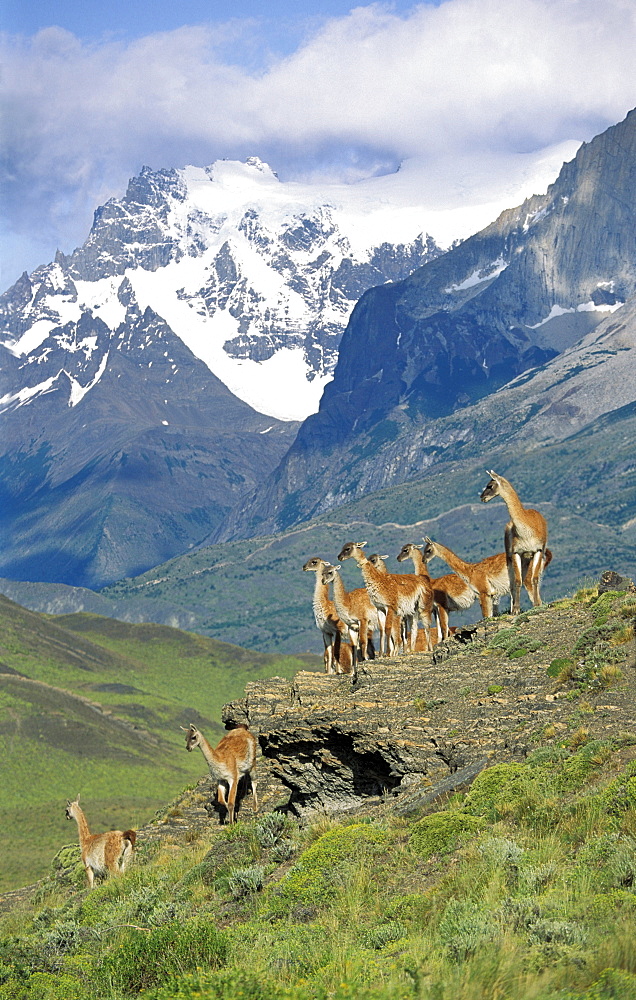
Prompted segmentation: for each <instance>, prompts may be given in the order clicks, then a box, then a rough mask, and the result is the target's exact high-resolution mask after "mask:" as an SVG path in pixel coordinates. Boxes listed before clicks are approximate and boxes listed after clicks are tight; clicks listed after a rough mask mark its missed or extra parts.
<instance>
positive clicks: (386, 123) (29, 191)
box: [3, 0, 636, 286]
mask: <svg viewBox="0 0 636 1000" xmlns="http://www.w3.org/2000/svg"><path fill="white" fill-rule="evenodd" d="M245 30H246V32H247V31H249V32H252V31H253V25H250V26H249V28H246V29H245ZM231 31H232V32H233V33H234V35H233V36H232V35H231V34H230V35H229V34H228V30H227V28H226V27H223V26H222V27H220V28H218V29H215V28H210V27H186V28H181V29H179V30H176V31H171V32H166V33H162V34H155V35H149V36H147V37H145V38H141V39H137V40H135V41H131V42H127V43H125V42H116V41H106V42H104V43H103V44H82V43H80V42H79V41H78V40H77V39H76V38H74V37H73V35H71V34H70V33H69V32H66V31H64V30H62V29H57V28H50V29H47V30H45V31H42V32H40V33H39V34H38V35H36V36H35V37H34V38H33V39H27V40H25V39H15V38H11V39H5V45H4V49H5V55H4V83H3V102H4V114H3V118H4V123H5V137H4V143H5V155H4V162H5V165H6V176H5V178H4V180H3V187H4V190H5V196H6V197H7V199H8V205H7V208H6V210H5V217H6V218H7V219H8V220H9V227H10V230H11V233H10V234H9V235H13V240H14V242H13V245H14V247H17V248H18V250H17V252H18V253H22V252H24V240H25V237H24V233H25V231H26V232H28V231H30V232H31V233H33V234H37V235H35V236H34V237H33V245H34V246H36V245H37V252H38V253H40V251H41V252H42V255H43V256H42V258H41V259H42V260H48V259H49V258H50V256H51V255H52V250H50V249H49V250H47V248H49V247H54V245H55V244H56V243H58V244H60V245H61V248H62V249H63V250H65V251H66V252H69V251H70V250H71V249H72V248H73V246H74V245H76V243H79V242H81V241H82V240H83V238H84V237H85V235H86V232H87V229H88V226H89V224H90V217H91V212H92V210H93V209H94V208H95V207H96V206H97V204H99V203H100V202H103V201H104V200H105V199H106V198H107V197H109V196H111V195H113V194H121V193H122V191H123V189H124V187H125V184H126V180H127V178H128V177H129V176H131V175H132V174H134V173H136V172H137V171H138V170H139V169H140V167H141V165H142V164H143V163H148V164H149V165H151V166H153V167H156V168H159V167H162V166H173V165H174V166H179V165H183V164H185V163H186V162H195V163H200V164H203V163H208V162H211V161H212V160H214V159H216V158H217V157H219V156H229V157H245V156H248V155H252V154H256V155H258V156H261V157H262V158H263V159H266V160H268V161H269V162H271V163H272V165H273V166H274V167H275V169H277V170H278V171H279V172H280V173H281V175H282V176H287V177H289V176H291V175H293V174H294V173H295V174H296V175H297V176H306V177H308V176H310V175H311V174H312V173H314V174H315V173H316V172H318V173H323V174H330V175H331V176H340V177H342V178H346V177H352V176H359V175H361V174H365V173H371V172H374V171H378V170H381V169H389V168H391V167H395V166H396V165H397V164H398V163H399V162H400V161H401V160H402V159H405V158H408V157H415V158H420V159H421V160H424V161H427V162H430V163H431V170H432V171H433V173H434V172H435V170H436V169H437V172H438V173H439V169H438V167H436V166H435V165H436V164H439V162H441V161H442V160H443V159H444V158H447V157H448V156H451V157H454V156H457V157H462V158H463V159H464V160H466V158H468V160H469V159H470V156H471V155H472V154H480V155H481V154H485V153H487V154H489V155H495V156H496V154H498V153H500V154H502V155H507V154H509V153H511V152H523V151H533V150H538V149H540V148H542V147H544V146H548V145H550V144H554V143H557V142H561V141H563V140H566V139H572V138H579V139H588V138H591V136H592V135H594V134H595V133H596V132H598V131H601V130H602V129H603V128H605V127H606V126H607V125H608V124H610V123H612V122H614V121H618V120H620V119H621V118H622V117H623V116H624V114H625V113H626V112H627V111H628V110H629V109H630V108H631V107H632V106H633V105H635V104H636V79H635V73H634V68H633V52H634V51H636V7H635V5H634V3H633V0H605V2H604V3H603V4H599V3H598V2H597V0H446V2H445V3H442V4H441V5H440V6H437V7H435V6H429V5H421V6H416V7H414V8H413V10H412V12H411V13H410V14H409V15H408V16H398V15H396V14H394V13H391V11H390V10H389V9H388V8H386V7H384V6H382V5H372V6H366V7H359V8H357V9H355V10H353V11H352V12H351V13H350V14H349V15H348V16H347V17H343V18H338V19H334V20H332V21H330V22H328V23H327V24H326V25H324V26H323V27H321V28H320V29H319V30H318V31H317V32H316V33H315V34H314V36H313V37H311V38H309V39H308V40H307V41H306V42H305V43H304V44H303V46H302V47H300V48H299V49H298V50H297V51H296V52H295V53H294V54H292V55H291V56H288V57H287V58H285V59H282V60H279V61H278V62H275V63H274V64H273V65H270V66H269V67H268V68H267V69H266V70H262V71H258V72H256V71H253V72H248V71H247V70H246V69H244V68H241V66H240V65H239V63H238V60H237V64H236V65H232V64H231V62H230V61H229V60H228V55H227V53H228V50H229V49H228V47H229V46H231V44H232V38H233V44H234V45H235V46H237V47H238V46H240V45H241V44H242V38H241V34H240V25H237V24H236V23H234V24H233V25H232V29H231ZM247 42H249V44H253V38H252V37H251V35H250V37H249V38H247V39H246V43H247ZM38 240H39V241H40V242H39V244H38V243H37V241H38ZM9 245H11V241H9ZM34 252H35V251H34ZM35 263H37V260H33V259H32V260H28V261H25V262H24V264H22V262H21V261H16V260H13V259H12V260H11V264H10V272H8V273H7V275H6V280H5V281H4V282H3V284H4V285H5V286H6V284H7V283H8V281H9V280H13V278H14V277H15V276H16V274H17V273H18V272H19V270H21V269H22V266H26V267H32V266H33V265H34V264H35Z"/></svg>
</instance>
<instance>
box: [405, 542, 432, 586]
mask: <svg viewBox="0 0 636 1000" xmlns="http://www.w3.org/2000/svg"><path fill="white" fill-rule="evenodd" d="M410 557H411V559H412V560H413V568H414V570H415V572H416V573H417V575H418V576H427V577H428V578H429V580H430V578H431V577H430V574H429V572H428V563H427V562H426V560H425V559H424V554H423V553H422V552H421V551H420V550H419V549H411V556H410Z"/></svg>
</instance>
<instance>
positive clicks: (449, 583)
mask: <svg viewBox="0 0 636 1000" xmlns="http://www.w3.org/2000/svg"><path fill="white" fill-rule="evenodd" d="M429 558H430V557H429ZM405 559H411V560H412V561H413V568H414V570H415V572H416V573H417V574H419V575H420V576H425V577H427V578H428V579H429V580H430V581H431V586H432V588H433V602H434V606H435V608H436V610H437V616H438V620H439V631H440V638H441V639H448V636H449V635H450V631H449V627H448V616H449V614H450V613H451V612H452V611H463V610H465V609H466V608H470V607H471V606H472V604H473V603H474V601H475V598H476V597H477V593H476V592H475V590H474V588H473V587H471V586H470V584H468V583H467V582H466V581H465V580H463V579H462V578H461V577H459V576H457V574H456V573H447V574H446V575H445V576H438V577H435V578H434V579H431V577H430V574H429V571H428V560H427V559H426V557H425V555H424V552H423V551H422V546H421V545H415V544H414V543H413V542H408V543H407V544H406V545H403V546H402V548H401V549H400V551H399V553H398V556H397V561H398V562H404V560H405Z"/></svg>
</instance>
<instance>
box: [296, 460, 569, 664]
mask: <svg viewBox="0 0 636 1000" xmlns="http://www.w3.org/2000/svg"><path fill="white" fill-rule="evenodd" d="M488 475H489V476H490V479H489V481H488V483H487V485H486V486H485V488H484V489H483V490H482V492H481V494H480V499H481V501H482V502H483V503H488V501H489V500H492V499H493V498H494V497H501V498H502V500H503V501H504V503H505V504H506V507H507V508H508V514H509V517H510V520H509V521H508V523H507V524H506V527H505V531H504V551H503V552H499V553H497V554H496V555H492V556H488V557H487V558H486V559H482V560H481V561H480V562H473V563H471V562H466V561H465V560H464V559H461V558H460V557H459V556H458V555H456V553H455V552H453V551H452V549H449V548H447V547H446V546H445V545H442V544H440V543H439V542H434V541H433V540H432V539H431V538H428V536H426V537H425V538H424V545H416V544H414V543H412V542H410V543H407V544H406V545H403V546H402V548H401V549H400V551H399V553H398V555H397V560H398V562H405V561H406V560H409V559H410V560H411V561H412V563H413V570H414V572H413V573H411V574H400V573H389V572H388V571H387V567H386V564H385V562H384V560H385V559H386V558H388V557H387V556H379V555H377V554H376V555H370V556H368V557H367V556H366V555H365V552H364V547H365V545H366V544H367V543H366V542H347V543H346V545H344V546H343V548H342V550H341V551H340V553H339V555H338V562H339V563H341V562H343V561H344V560H345V559H355V561H356V562H357V564H358V566H359V568H360V571H361V573H362V580H363V582H364V587H359V588H357V589H356V590H350V591H347V590H345V587H344V584H343V582H342V578H341V576H340V565H332V564H331V563H330V562H328V561H327V560H326V559H321V558H320V557H319V556H313V557H312V558H311V559H309V560H308V561H307V562H306V563H305V565H304V566H303V570H304V571H305V572H308V573H315V575H316V581H315V584H314V595H313V609H314V618H315V620H316V625H317V627H318V629H319V630H320V632H321V634H322V638H323V643H324V663H325V671H326V673H328V674H334V673H350V674H353V675H354V678H355V676H356V675H357V664H358V661H359V660H366V659H368V658H370V657H373V656H374V655H375V646H374V634H375V633H376V632H377V633H378V634H379V654H380V656H384V655H387V654H388V655H394V654H395V653H396V652H402V653H407V652H411V653H413V652H416V651H418V650H420V649H422V650H429V651H430V650H431V649H432V646H433V645H434V644H435V643H436V642H439V641H442V640H444V639H448V637H449V635H450V634H451V633H452V632H453V631H454V629H453V628H452V627H451V626H449V615H450V614H451V613H452V612H455V611H462V610H464V609H466V608H470V607H471V605H472V604H473V603H474V602H475V601H476V600H479V604H480V607H481V613H482V616H483V617H484V618H490V617H492V615H493V614H498V613H499V599H500V597H503V596H504V595H505V594H510V610H511V613H512V614H517V613H518V612H519V610H520V595H521V587H522V585H523V586H524V587H525V589H526V590H527V592H528V595H529V597H530V600H531V601H532V603H533V605H538V604H541V594H540V585H541V577H542V575H543V571H544V570H545V568H546V566H548V565H549V563H550V562H551V560H552V553H551V551H550V549H548V548H547V541H548V527H547V524H546V521H545V518H544V517H543V515H542V514H540V513H539V511H538V510H532V509H531V508H529V507H524V506H523V504H522V503H521V500H520V499H519V496H518V494H517V492H516V490H515V489H514V487H513V486H512V485H511V484H510V483H509V482H508V480H507V479H504V477H503V476H498V475H497V473H496V472H493V471H492V470H488ZM434 557H437V558H439V559H442V560H443V561H444V562H445V563H447V565H448V566H449V567H450V569H451V570H453V572H452V573H447V574H446V575H445V576H438V577H431V575H430V573H429V570H428V564H429V562H430V561H431V559H433V558H434ZM330 585H331V586H332V587H333V596H332V597H330V595H329V587H330ZM433 618H435V619H436V622H437V627H436V628H435V629H432V628H431V625H432V622H433ZM420 623H421V624H422V625H423V628H422V629H419V628H418V625H419V624H420Z"/></svg>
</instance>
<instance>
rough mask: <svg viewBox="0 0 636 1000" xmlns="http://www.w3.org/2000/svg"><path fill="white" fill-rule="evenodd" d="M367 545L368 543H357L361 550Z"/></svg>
mask: <svg viewBox="0 0 636 1000" xmlns="http://www.w3.org/2000/svg"><path fill="white" fill-rule="evenodd" d="M366 544H367V543H366V542H356V545H357V546H358V548H359V549H363V548H364V547H365V545H366Z"/></svg>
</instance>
